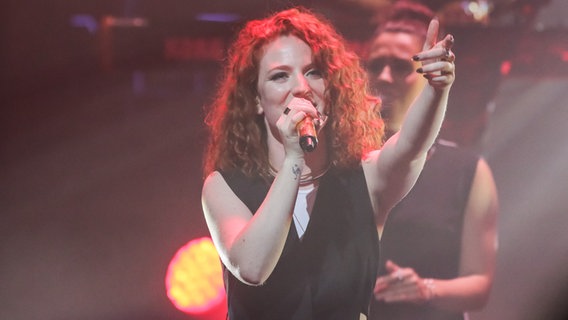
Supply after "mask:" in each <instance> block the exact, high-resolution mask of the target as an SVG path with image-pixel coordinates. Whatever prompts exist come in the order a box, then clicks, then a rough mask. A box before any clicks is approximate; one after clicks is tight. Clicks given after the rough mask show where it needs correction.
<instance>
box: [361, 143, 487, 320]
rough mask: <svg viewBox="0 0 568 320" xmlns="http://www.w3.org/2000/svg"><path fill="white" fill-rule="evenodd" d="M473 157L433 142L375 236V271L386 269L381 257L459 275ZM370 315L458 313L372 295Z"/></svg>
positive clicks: (426, 272) (428, 274)
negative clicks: (413, 179) (379, 234)
mask: <svg viewBox="0 0 568 320" xmlns="http://www.w3.org/2000/svg"><path fill="white" fill-rule="evenodd" d="M478 160H479V157H478V156H477V155H474V154H472V153H470V152H468V151H466V150H462V149H459V148H456V147H450V146H445V145H441V144H439V143H437V144H435V146H434V149H432V153H431V155H430V158H429V159H428V161H427V162H426V164H425V166H424V169H423V171H422V173H421V175H420V177H419V178H418V181H417V182H416V184H415V185H414V188H413V189H412V190H411V191H410V193H409V194H408V195H407V196H406V197H405V198H404V199H403V200H402V201H401V202H400V203H399V204H397V205H396V207H395V208H394V209H393V210H392V211H391V212H390V214H389V216H388V218H387V222H386V223H385V228H384V230H383V235H382V237H381V241H380V247H381V262H380V265H379V268H380V269H379V274H380V275H384V274H386V273H387V272H386V270H385V269H384V267H385V262H386V261H387V260H392V261H393V262H394V263H396V264H398V265H399V266H401V267H412V268H414V270H415V271H416V272H417V273H418V274H419V275H420V276H421V277H422V278H436V279H452V278H456V277H457V276H458V275H459V261H460V252H461V250H460V248H461V237H462V224H463V217H464V210H465V206H466V202H467V199H468V197H469V192H470V189H471V184H472V181H473V176H474V174H475V170H476V168H477V162H478ZM370 319H371V320H372V319H380V320H403V319H408V320H410V319H412V320H449V319H452V320H454V319H456V320H457V319H463V314H462V313H451V312H446V311H441V310H438V309H436V308H433V307H430V306H427V305H415V304H410V303H390V304H387V303H383V302H377V301H375V300H374V299H373V303H372V305H371V317H370Z"/></svg>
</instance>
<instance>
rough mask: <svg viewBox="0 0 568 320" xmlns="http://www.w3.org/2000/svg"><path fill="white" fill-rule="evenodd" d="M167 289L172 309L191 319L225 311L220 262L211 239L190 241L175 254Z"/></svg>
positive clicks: (167, 280)
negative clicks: (190, 316)
mask: <svg viewBox="0 0 568 320" xmlns="http://www.w3.org/2000/svg"><path fill="white" fill-rule="evenodd" d="M166 289H167V295H168V298H169V299H170V300H171V302H172V303H173V304H174V305H175V307H176V308H177V309H179V310H181V311H183V312H185V313H188V314H191V315H198V316H199V315H208V314H211V313H212V312H214V313H218V311H219V309H220V308H223V307H225V308H226V306H225V289H224V287H223V273H222V268H221V262H220V261H219V255H218V253H217V250H216V249H215V247H214V245H213V242H212V241H211V239H210V238H207V237H204V238H199V239H194V240H191V241H190V242H188V243H187V244H186V245H184V246H183V247H181V248H180V249H179V250H178V251H177V253H176V254H175V256H174V257H173V259H172V260H171V262H170V265H169V266H168V271H167V274H166ZM221 312H222V310H221ZM210 318H211V317H207V319H210Z"/></svg>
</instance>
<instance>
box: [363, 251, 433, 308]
mask: <svg viewBox="0 0 568 320" xmlns="http://www.w3.org/2000/svg"><path fill="white" fill-rule="evenodd" d="M385 266H386V269H387V271H388V274H387V275H385V276H382V277H378V278H377V281H376V282H375V289H374V294H375V299H377V300H382V301H385V302H387V303H390V302H411V303H416V304H422V303H426V302H428V300H430V299H431V298H432V291H431V290H430V288H428V286H427V285H426V283H425V281H426V279H423V278H421V277H420V276H419V275H418V274H417V273H416V272H415V271H414V269H412V268H402V267H400V266H398V265H397V264H395V263H394V262H392V261H390V260H388V261H387V262H386V264H385Z"/></svg>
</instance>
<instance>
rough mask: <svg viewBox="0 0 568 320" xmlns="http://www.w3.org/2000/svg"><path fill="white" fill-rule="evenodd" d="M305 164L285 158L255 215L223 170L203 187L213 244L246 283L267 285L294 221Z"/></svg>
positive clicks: (225, 262) (214, 174)
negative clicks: (295, 202) (299, 172)
mask: <svg viewBox="0 0 568 320" xmlns="http://www.w3.org/2000/svg"><path fill="white" fill-rule="evenodd" d="M300 165H301V161H300V160H298V161H297V162H294V161H292V160H287V161H285V162H284V164H283V167H282V169H281V170H280V174H278V176H277V177H276V179H275V180H274V182H273V183H272V186H271V188H270V190H269V192H268V194H267V196H266V198H265V199H264V201H263V203H262V204H261V206H260V208H259V209H258V210H257V212H256V213H255V214H254V216H253V214H252V212H250V210H249V209H248V208H247V207H246V206H245V204H244V203H242V201H241V200H240V199H239V198H238V197H237V196H236V195H235V194H234V192H233V191H232V190H231V188H230V187H229V186H228V185H227V183H226V182H225V180H224V179H223V177H222V176H221V174H219V173H218V172H214V173H212V174H211V175H210V176H209V177H208V178H207V179H206V181H205V183H204V185H203V192H202V204H203V211H204V214H205V220H206V222H207V226H208V227H209V232H210V233H211V237H212V239H213V242H214V243H215V246H216V248H217V251H218V252H219V256H220V257H221V260H222V261H223V264H224V265H225V266H226V267H227V268H228V269H229V271H230V272H231V273H233V275H235V277H237V278H238V279H240V280H241V281H243V282H245V283H248V284H251V285H260V284H262V283H263V282H264V281H266V279H267V278H268V276H269V275H270V274H271V273H272V271H273V269H274V267H275V266H276V263H277V262H278V259H279V258H280V254H281V253H282V249H283V248H284V243H285V242H286V236H287V234H288V229H289V227H290V223H291V219H292V211H293V209H294V201H295V199H296V194H297V191H298V183H299V182H298V181H299V175H298V174H296V172H297V170H298V167H299V166H300ZM300 167H301V166H300Z"/></svg>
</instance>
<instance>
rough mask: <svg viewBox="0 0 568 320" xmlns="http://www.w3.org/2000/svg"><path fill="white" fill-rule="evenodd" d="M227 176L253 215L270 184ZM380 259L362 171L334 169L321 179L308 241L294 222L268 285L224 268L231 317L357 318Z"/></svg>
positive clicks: (243, 319)
mask: <svg viewBox="0 0 568 320" xmlns="http://www.w3.org/2000/svg"><path fill="white" fill-rule="evenodd" d="M222 175H223V177H224V178H225V180H226V181H227V183H228V185H229V186H230V187H231V189H232V190H233V191H234V192H235V194H236V195H237V196H238V197H239V198H240V199H241V200H242V201H243V202H244V203H245V204H246V205H247V206H248V208H249V209H250V210H251V211H252V212H253V213H254V212H255V211H256V210H257V209H258V207H259V206H260V204H261V203H262V201H263V200H264V198H265V196H266V194H267V192H268V189H269V187H270V185H269V184H268V183H265V182H264V181H263V180H262V179H260V178H253V179H251V178H247V177H245V176H244V175H242V174H241V173H239V172H236V171H235V172H229V173H227V172H225V173H222ZM378 255H379V248H378V235H377V232H376V228H375V222H374V216H373V212H372V209H371V202H370V199H369V195H368V191H367V185H366V183H365V178H364V175H363V170H362V169H361V168H359V169H357V170H351V171H339V170H333V169H331V170H330V171H329V172H327V173H326V174H325V175H324V176H323V177H322V178H321V180H320V185H319V189H318V193H317V197H316V201H315V204H314V207H313V211H312V213H311V217H310V222H309V224H308V227H307V229H306V232H305V234H304V236H303V238H302V240H301V241H300V239H299V238H298V234H297V233H296V229H295V227H294V225H293V223H292V224H291V227H290V229H289V231H288V237H287V239H286V244H285V246H284V250H283V252H282V255H281V257H280V260H279V261H278V263H277V265H276V268H275V269H274V271H273V272H272V274H271V275H270V277H269V278H268V280H267V281H266V283H264V284H263V285H261V286H249V285H246V284H244V283H242V282H240V281H239V280H238V279H236V278H235V277H234V276H233V275H232V274H231V273H230V272H228V271H227V269H224V276H225V287H226V290H227V301H228V319H230V320H250V319H255V320H260V319H266V320H278V319H282V320H320V319H326V320H334V319H337V320H358V319H359V314H360V313H363V314H365V315H368V306H369V303H370V300H371V297H372V291H373V287H374V283H375V279H376V271H377V268H378V258H379V257H378Z"/></svg>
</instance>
